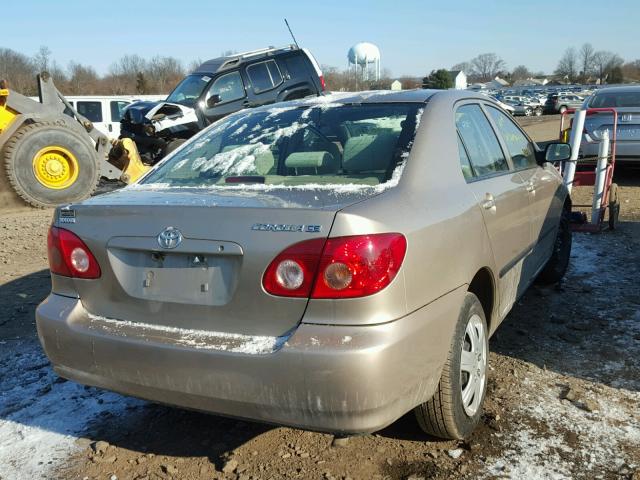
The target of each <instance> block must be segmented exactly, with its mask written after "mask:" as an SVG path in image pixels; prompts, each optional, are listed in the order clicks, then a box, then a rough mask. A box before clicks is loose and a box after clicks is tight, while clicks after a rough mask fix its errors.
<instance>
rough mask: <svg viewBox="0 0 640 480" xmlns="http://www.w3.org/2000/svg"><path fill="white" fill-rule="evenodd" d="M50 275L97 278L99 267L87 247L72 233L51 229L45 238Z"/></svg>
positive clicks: (55, 228)
mask: <svg viewBox="0 0 640 480" xmlns="http://www.w3.org/2000/svg"><path fill="white" fill-rule="evenodd" d="M47 253H48V255H49V268H50V269H51V273H55V274H56V275H63V276H65V277H75V278H87V279H91V278H99V277H100V273H101V272H100V265H98V261H97V260H96V258H95V257H94V256H93V254H92V253H91V250H89V247H87V246H86V245H85V243H84V242H83V241H82V240H80V238H79V237H78V236H77V235H76V234H75V233H73V232H70V231H69V230H65V229H64V228H58V227H51V228H50V229H49V235H48V236H47Z"/></svg>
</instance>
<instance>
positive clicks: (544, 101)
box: [492, 92, 587, 117]
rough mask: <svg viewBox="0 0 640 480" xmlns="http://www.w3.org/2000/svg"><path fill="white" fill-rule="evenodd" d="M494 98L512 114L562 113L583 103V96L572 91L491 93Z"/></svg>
mask: <svg viewBox="0 0 640 480" xmlns="http://www.w3.org/2000/svg"><path fill="white" fill-rule="evenodd" d="M492 96H493V97H494V98H495V99H496V100H498V101H500V102H502V103H503V104H506V105H508V106H510V107H512V108H507V110H509V111H511V113H512V114H513V115H525V116H527V117H530V116H534V115H535V116H541V115H543V114H545V113H546V114H557V113H563V112H565V111H566V110H568V109H570V108H578V107H579V106H580V105H582V104H583V103H584V100H585V98H587V97H585V96H582V95H578V94H576V93H572V92H558V93H549V94H544V93H530V94H526V95H525V94H520V95H515V94H511V95H505V94H501V93H497V94H494V95H492Z"/></svg>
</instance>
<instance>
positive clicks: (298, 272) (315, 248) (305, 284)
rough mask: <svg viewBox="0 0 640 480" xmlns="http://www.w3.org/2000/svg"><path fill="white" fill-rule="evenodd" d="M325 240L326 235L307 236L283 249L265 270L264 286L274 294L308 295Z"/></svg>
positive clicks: (286, 295) (283, 295)
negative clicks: (313, 237)
mask: <svg viewBox="0 0 640 480" xmlns="http://www.w3.org/2000/svg"><path fill="white" fill-rule="evenodd" d="M324 242H325V240H324V238H315V239H313V240H306V241H304V242H300V243H296V244H295V245H292V246H290V247H289V248H287V249H286V250H284V251H283V252H282V253H280V254H279V255H278V256H277V257H276V258H275V259H274V260H273V261H272V262H271V263H270V264H269V266H268V267H267V270H266V271H265V272H264V276H263V277H262V285H263V287H264V289H265V290H266V291H267V292H268V293H270V294H272V295H279V296H282V297H306V298H308V297H309V295H310V294H311V287H313V279H314V277H315V274H316V271H317V269H318V263H320V255H321V254H322V247H323V246H324Z"/></svg>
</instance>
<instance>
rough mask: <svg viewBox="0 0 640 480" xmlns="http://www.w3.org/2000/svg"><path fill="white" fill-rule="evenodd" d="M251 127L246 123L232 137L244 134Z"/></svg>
mask: <svg viewBox="0 0 640 480" xmlns="http://www.w3.org/2000/svg"><path fill="white" fill-rule="evenodd" d="M248 127H249V125H247V124H246V123H244V124H242V125H241V126H240V128H238V129H237V130H236V131H235V132H233V133H232V134H231V136H232V137H233V136H235V135H240V134H241V133H242V132H244V131H245V130H246V129H247V128H248Z"/></svg>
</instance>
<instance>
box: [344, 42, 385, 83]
mask: <svg viewBox="0 0 640 480" xmlns="http://www.w3.org/2000/svg"><path fill="white" fill-rule="evenodd" d="M347 58H348V59H349V68H351V66H353V69H354V71H355V74H356V78H358V77H360V78H361V79H362V80H370V79H373V80H380V49H379V48H378V47H376V46H375V45H374V44H373V43H369V42H360V43H356V44H355V45H354V46H353V47H351V48H350V49H349V53H348V54H347ZM371 77H373V78H371Z"/></svg>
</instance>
